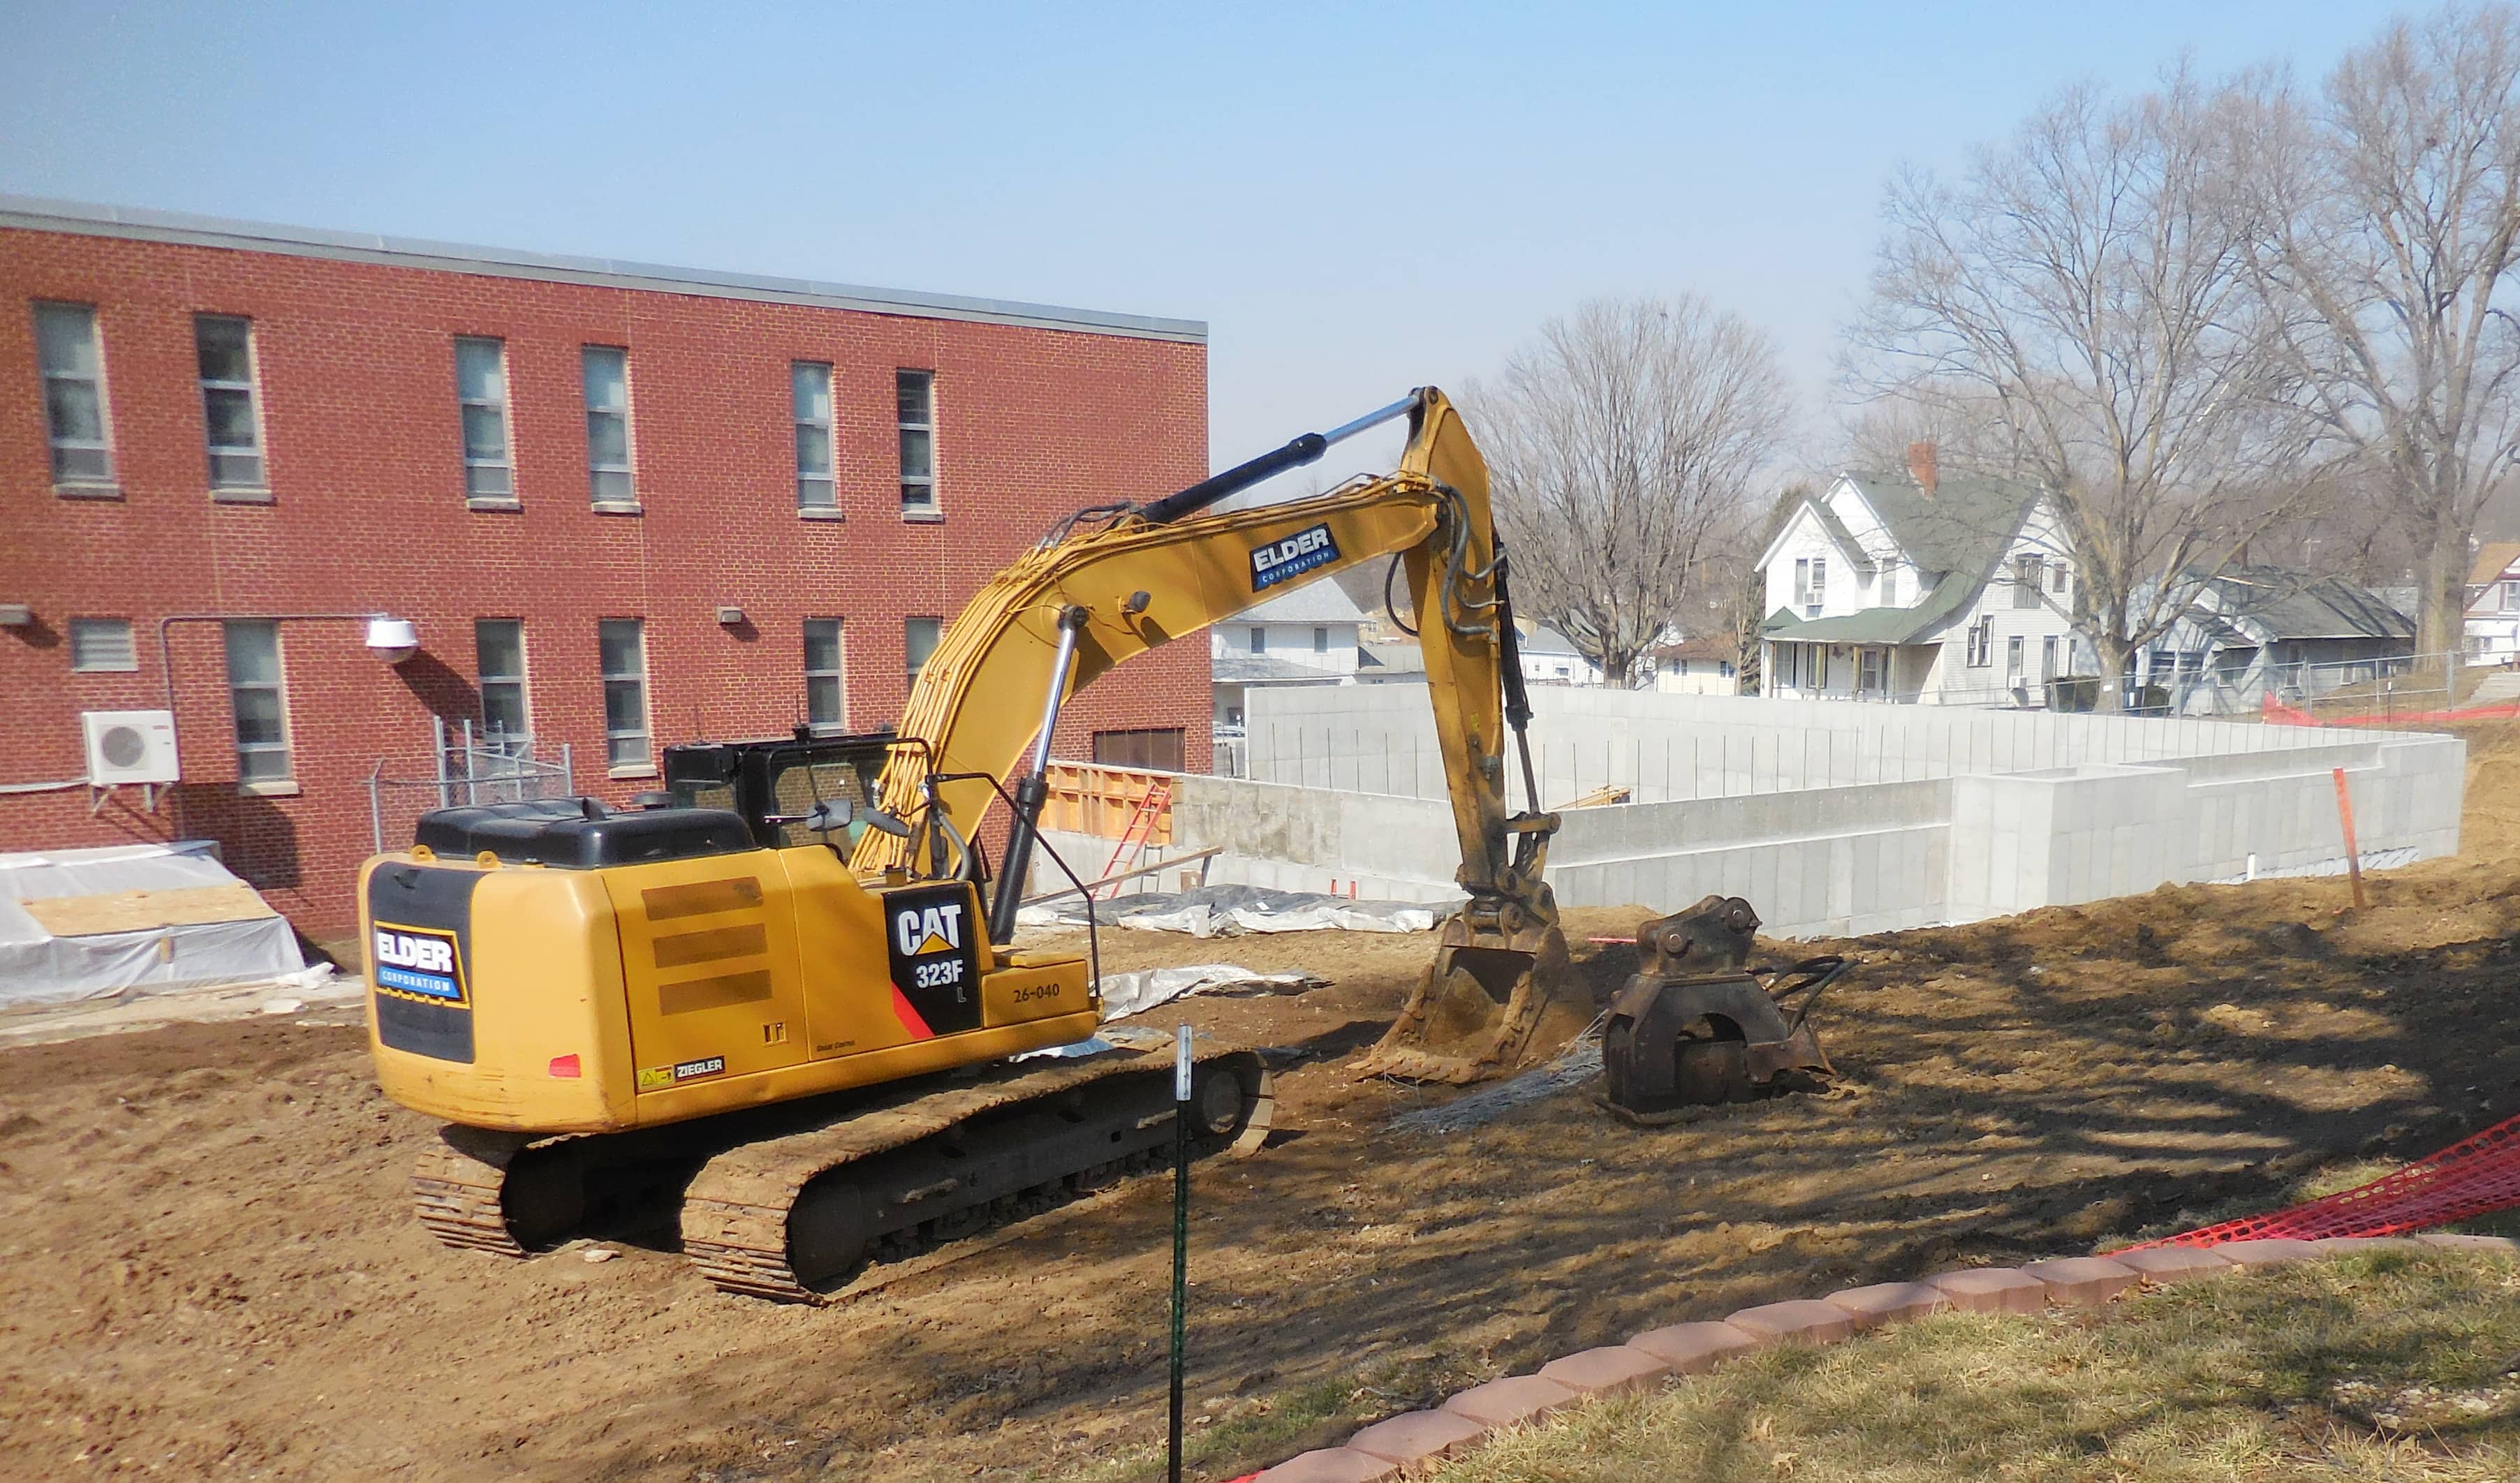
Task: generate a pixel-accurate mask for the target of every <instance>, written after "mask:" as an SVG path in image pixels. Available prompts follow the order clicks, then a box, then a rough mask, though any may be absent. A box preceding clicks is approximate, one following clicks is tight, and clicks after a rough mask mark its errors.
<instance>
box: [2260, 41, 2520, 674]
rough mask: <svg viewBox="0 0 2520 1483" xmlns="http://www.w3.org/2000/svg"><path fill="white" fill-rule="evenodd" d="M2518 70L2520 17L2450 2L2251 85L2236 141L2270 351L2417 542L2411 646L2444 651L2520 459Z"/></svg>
mask: <svg viewBox="0 0 2520 1483" xmlns="http://www.w3.org/2000/svg"><path fill="white" fill-rule="evenodd" d="M2515 80H2520V22H2515V17H2514V13H2513V12H2512V10H2511V9H2510V8H2509V7H2507V6H2503V5H2488V6H2479V7H2471V6H2453V7H2451V8H2449V9H2445V10H2442V11H2438V12H2436V13H2434V14H2433V15H2431V16H2430V17H2427V18H2425V19H2424V20H2422V21H2418V22H2398V23H2396V24H2393V25H2391V26H2390V27H2389V28H2388V29H2387V30H2385V31H2383V32H2382V33H2381V34H2380V35H2379V37H2378V38H2377V39H2375V40H2373V41H2372V42H2370V43H2369V44H2368V45H2365V46H2363V47H2361V48H2359V49H2357V50H2355V51H2353V52H2350V53H2348V54H2347V55H2346V57H2345V60H2344V61H2343V62H2341V63H2339V64H2338V65H2337V67H2336V69H2335V70H2334V71H2333V72H2331V73H2330V74H2329V75H2328V77H2327V81H2326V85H2325V87H2324V88H2323V89H2322V92H2321V96H2320V97H2319V98H2318V99H2316V100H2311V99H2305V98H2302V97H2300V96H2299V95H2298V94H2297V93H2296V91H2295V89H2294V88H2293V87H2292V86H2291V84H2290V83H2289V82H2288V81H2286V80H2285V79H2284V78H2283V77H2281V76H2280V75H2270V76H2267V77H2263V78H2260V79H2258V80H2257V81H2256V82H2255V83H2254V84H2253V85H2252V87H2251V89H2250V103H2251V106H2252V107H2251V112H2250V116H2249V117H2248V118H2247V119H2246V120H2245V127H2244V128H2242V129H2241V130H2240V131H2239V132H2238V134H2237V137H2239V138H2241V139H2242V140H2243V141H2244V143H2245V147H2246V149H2247V151H2248V155H2247V157H2246V158H2245V159H2244V160H2243V161H2242V167H2241V168H2240V169H2239V170H2238V171H2236V172H2235V179H2236V181H2237V182H2238V183H2239V184H2240V186H2241V188H2242V191H2243V201H2244V202H2245V205H2246V207H2247V211H2248V216H2247V219H2248V224H2249V227H2250V229H2251V230H2250V237H2249V247H2250V249H2251V250H2250V252H2249V254H2248V257H2247V263H2248V266H2249V267H2250V269H2251V271H2252V273H2253V275H2254V277H2255V281H2256V285H2257V287H2258V289H2259V290H2260V291H2261V292H2262V293H2263V294H2264V296H2265V300H2266V303H2267V306H2268V309H2269V313H2270V318H2271V319H2272V320H2273V323H2274V324H2275V325H2276V326H2277V328H2278V330H2279V343H2280V345H2281V347H2282V350H2283V352H2284V354H2285V356H2286V358H2287V360H2288V361H2289V363H2290V366H2291V368H2292V370H2293V372H2294V374H2295V375H2296V376H2298V377H2299V378H2300V380H2301V381H2302V382H2304V384H2305V385H2306V386H2307V387H2308V388H2309V391H2310V394H2311V396H2312V398H2313V404H2314V405H2315V406H2316V408H2317V409H2318V414H2319V417H2320V419H2321V421H2322V423H2323V424H2324V427H2325V431H2326V432H2327V434H2328V435H2329V436H2330V437H2331V438H2332V439H2333V440H2334V442H2335V443H2336V444H2337V445H2339V446H2340V447H2341V449H2342V451H2343V453H2344V455H2345V456H2346V457H2347V458H2349V459H2350V460H2351V461H2352V462H2353V463H2354V464H2356V465H2357V466H2359V467H2360V468H2362V469H2363V470H2365V471H2367V472H2368V474H2369V476H2370V480H2371V483H2372V484H2373V485H2374V486H2375V487H2376V488H2377V489H2378V490H2379V491H2380V492H2381V494H2382V496H2383V498H2384V501H2385V504H2384V506H2383V508H2384V509H2385V510H2386V511H2387V512H2388V513H2389V515H2390V516H2391V517H2393V518H2394V519H2395V520H2396V521H2398V522H2400V523H2401V529H2402V531H2403V533H2404V535H2405V536H2406V537H2408V539H2409V540H2410V544H2411V545H2412V547H2413V552H2412V555H2413V559H2414V565H2415V568H2416V579H2417V588H2418V599H2417V602H2418V611H2417V613H2416V647H2417V648H2418V649H2419V650H2421V651H2423V652H2431V653H2442V654H2450V655H2453V656H2454V655H2455V654H2456V653H2457V652H2458V650H2459V648H2460V639H2461V636H2462V627H2463V624H2462V616H2463V614H2464V612H2465V609H2466V607H2467V596H2466V586H2465V584H2466V579H2467V565H2468V558H2469V553H2468V548H2469V542H2470V540H2471V537H2472V536H2473V534H2474V532H2475V529H2476V524H2477V517H2478V516H2479V514H2480V513H2481V512H2482V511H2483V510H2484V509H2485V508H2486V506H2487V505H2488V504H2489V503H2491V502H2493V501H2494V499H2495V497H2496V495H2497V493H2498V491H2500V490H2502V489H2503V488H2504V486H2505V485H2506V484H2507V482H2508V481H2509V479H2510V476H2511V472H2512V468H2513V463H2514V460H2515V457H2520V394H2515V393H2520V382H2515V373H2520V334H2515V332H2514V326H2513V321H2512V318H2511V310H2512V307H2513V304H2512V299H2513V285H2512V271H2513V267H2514V254H2515V250H2520V126H2515V125H2514V123H2513V122H2512V120H2511V118H2510V113H2511V108H2512V99H2513V87H2514V84H2515ZM2452 662H2453V663H2454V662H2455V658H2454V657H2453V661H2452Z"/></svg>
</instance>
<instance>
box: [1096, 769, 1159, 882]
mask: <svg viewBox="0 0 2520 1483" xmlns="http://www.w3.org/2000/svg"><path fill="white" fill-rule="evenodd" d="M1172 801H1173V780H1172V779H1170V778H1157V779H1156V780H1155V781H1154V782H1152V783H1149V784H1148V785H1147V790H1146V791H1145V792H1143V793H1140V794H1139V795H1138V806H1137V807H1136V808H1135V809H1132V810H1131V811H1130V813H1129V824H1128V827H1127V828H1126V829H1123V830H1122V831H1120V842H1119V843H1118V844H1117V845H1115V846H1113V847H1112V850H1111V861H1110V863H1109V864H1107V865H1105V866H1103V867H1102V876H1103V878H1105V879H1106V880H1107V879H1108V878H1109V877H1110V876H1115V875H1117V874H1119V872H1120V871H1121V870H1123V869H1125V868H1127V867H1132V866H1135V865H1136V864H1137V863H1138V857H1139V856H1140V855H1142V854H1144V853H1146V848H1147V840H1148V837H1149V836H1151V835H1152V834H1153V833H1154V831H1155V822H1156V820H1157V819H1158V818H1160V817H1161V816H1162V814H1163V812H1164V810H1166V809H1168V808H1170V807H1171V806H1172ZM1118 889H1119V886H1118V884H1117V882H1113V883H1112V890H1113V891H1114V892H1115V893H1116V892H1117V891H1118ZM1087 894H1088V895H1089V897H1100V896H1101V895H1102V886H1100V885H1098V886H1096V887H1095V888H1094V889H1093V890H1092V891H1090V892H1088V893H1087Z"/></svg>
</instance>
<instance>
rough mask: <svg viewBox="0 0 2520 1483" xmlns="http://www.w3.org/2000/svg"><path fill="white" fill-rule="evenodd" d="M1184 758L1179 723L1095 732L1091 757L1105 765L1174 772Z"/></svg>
mask: <svg viewBox="0 0 2520 1483" xmlns="http://www.w3.org/2000/svg"><path fill="white" fill-rule="evenodd" d="M1184 757H1185V753H1184V751H1183V747H1182V729H1181V728H1180V727H1178V726H1164V727H1148V728H1145V729H1142V730H1137V731H1098V732H1096V733H1095V734H1094V760H1095V761H1096V762H1098V763H1101V764H1102V766H1104V767H1139V768H1145V769H1147V770H1148V771H1150V772H1158V773H1177V772H1180V771H1181V770H1182V763H1183V760H1184Z"/></svg>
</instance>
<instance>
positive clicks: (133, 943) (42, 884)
mask: <svg viewBox="0 0 2520 1483" xmlns="http://www.w3.org/2000/svg"><path fill="white" fill-rule="evenodd" d="M212 848H213V847H212V846H211V844H210V843H209V842H208V841H206V840H193V841H188V842H185V843H180V844H129V845H113V846H110V847H107V848H103V849H77V850H45V851H42V852H40V853H29V854H0V1009H17V1008H21V1007H24V1006H32V1005H46V1004H67V1003H69V1002H72V1001H75V1000H84V999H107V998H112V997H114V996H116V995H121V994H126V993H130V992H132V991H135V990H138V991H141V992H154V991H157V990H161V989H173V988H190V987H196V986H199V985H203V984H214V983H255V982H263V981H269V980H277V979H283V978H287V977H289V976H290V975H293V974H302V973H304V972H305V971H306V960H305V959H304V958H302V957H300V956H299V955H298V952H297V934H296V933H295V932H293V931H292V930H291V929H290V926H289V922H288V920H287V919H285V918H281V917H261V918H255V919H252V920H248V921H205V922H188V923H183V924H180V925H175V926H158V927H149V928H145V929H142V930H137V931H127V932H98V933H94V934H91V935H82V936H76V937H56V936H54V935H53V934H52V933H51V932H50V931H47V930H46V929H45V927H44V925H43V923H41V922H39V921H36V920H35V919H34V918H33V917H32V916H30V915H29V914H28V913H27V912H26V910H25V909H24V908H23V907H22V906H20V905H19V903H20V902H22V901H42V900H46V899H50V898H55V897H63V896H112V895H119V894H121V893H123V892H125V891H165V890H194V889H199V888H201V887H203V886H233V885H242V884H244V882H243V881H241V880H239V879H237V877H236V876H233V875H231V874H229V872H228V869H227V867H225V866H223V865H221V864H219V862H218V860H217V859H216V858H215V857H214V856H213V854H212Z"/></svg>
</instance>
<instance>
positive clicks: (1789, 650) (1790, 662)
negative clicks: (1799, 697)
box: [1776, 644, 1802, 690]
mask: <svg viewBox="0 0 2520 1483" xmlns="http://www.w3.org/2000/svg"><path fill="white" fill-rule="evenodd" d="M1801 649H1802V646H1801V645H1800V644H1779V645H1778V646H1776V655H1777V688H1778V690H1787V689H1791V688H1794V687H1796V686H1799V685H1800V684H1801V683H1802V680H1801V678H1800V676H1799V675H1797V674H1796V673H1795V671H1796V670H1797V669H1798V668H1800V666H1799V665H1797V664H1796V663H1795V662H1794V660H1795V658H1796V657H1797V655H1798V654H1799V652H1800V651H1801Z"/></svg>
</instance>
